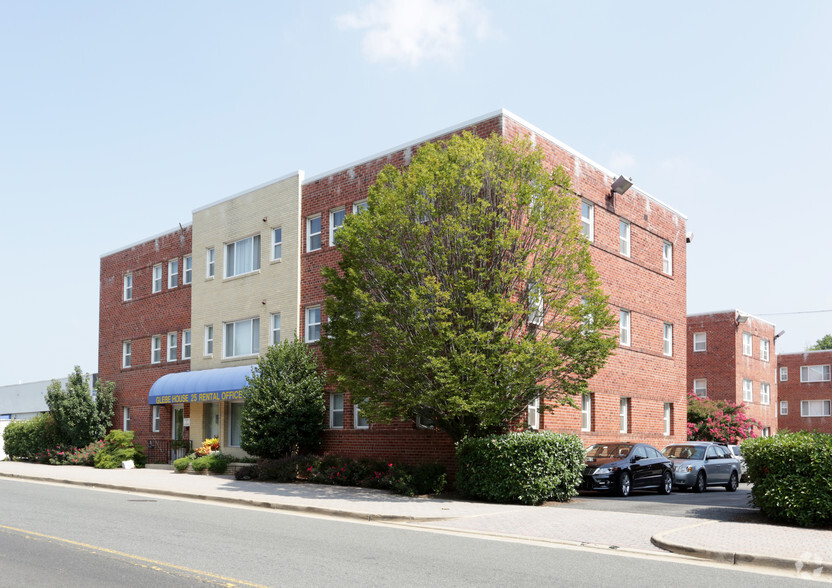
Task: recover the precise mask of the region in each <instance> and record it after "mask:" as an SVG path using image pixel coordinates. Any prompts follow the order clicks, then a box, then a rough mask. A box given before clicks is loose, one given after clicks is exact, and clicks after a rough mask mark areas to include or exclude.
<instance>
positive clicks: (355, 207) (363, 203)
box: [352, 199, 370, 214]
mask: <svg viewBox="0 0 832 588" xmlns="http://www.w3.org/2000/svg"><path fill="white" fill-rule="evenodd" d="M369 207H370V203H369V202H367V200H366V199H365V200H359V201H358V202H353V204H352V213H353V214H358V213H359V212H363V211H365V210H367V209H368V208H369Z"/></svg>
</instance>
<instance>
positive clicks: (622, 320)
mask: <svg viewBox="0 0 832 588" xmlns="http://www.w3.org/2000/svg"><path fill="white" fill-rule="evenodd" d="M618 322H619V329H618V343H619V344H620V345H622V346H624V347H629V346H630V311H629V310H622V311H621V312H620V313H619V314H618Z"/></svg>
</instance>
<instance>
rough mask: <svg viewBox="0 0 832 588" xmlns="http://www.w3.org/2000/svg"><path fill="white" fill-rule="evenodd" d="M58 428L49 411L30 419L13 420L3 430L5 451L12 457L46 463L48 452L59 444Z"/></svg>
mask: <svg viewBox="0 0 832 588" xmlns="http://www.w3.org/2000/svg"><path fill="white" fill-rule="evenodd" d="M58 439H59V436H58V428H57V426H56V425H55V420H54V419H53V418H52V415H50V414H49V413H44V414H42V415H39V416H36V417H34V418H32V419H29V420H28V421H12V422H11V423H9V424H8V425H7V426H6V430H5V431H3V451H5V452H6V455H8V456H9V457H10V458H11V459H28V460H32V461H39V462H42V463H46V462H48V461H49V457H48V454H47V452H48V451H49V450H50V449H55V448H56V447H57V446H58Z"/></svg>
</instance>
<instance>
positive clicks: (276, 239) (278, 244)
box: [272, 227, 283, 261]
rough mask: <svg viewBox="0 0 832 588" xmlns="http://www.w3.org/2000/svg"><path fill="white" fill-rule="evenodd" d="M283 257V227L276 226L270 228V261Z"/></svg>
mask: <svg viewBox="0 0 832 588" xmlns="http://www.w3.org/2000/svg"><path fill="white" fill-rule="evenodd" d="M282 257H283V229H282V228H280V227H277V228H276V229H273V230H272V261H277V260H278V259H281V258H282Z"/></svg>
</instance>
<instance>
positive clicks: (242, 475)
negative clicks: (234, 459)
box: [234, 465, 260, 480]
mask: <svg viewBox="0 0 832 588" xmlns="http://www.w3.org/2000/svg"><path fill="white" fill-rule="evenodd" d="M259 478H260V468H259V467H258V466H257V465H247V466H243V467H241V468H238V469H237V471H235V472H234V479H235V480H257V479H259Z"/></svg>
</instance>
